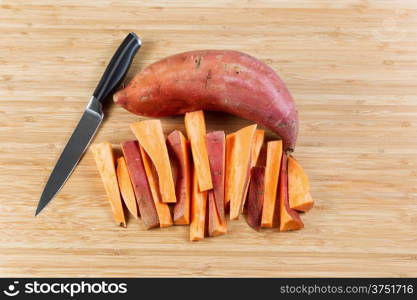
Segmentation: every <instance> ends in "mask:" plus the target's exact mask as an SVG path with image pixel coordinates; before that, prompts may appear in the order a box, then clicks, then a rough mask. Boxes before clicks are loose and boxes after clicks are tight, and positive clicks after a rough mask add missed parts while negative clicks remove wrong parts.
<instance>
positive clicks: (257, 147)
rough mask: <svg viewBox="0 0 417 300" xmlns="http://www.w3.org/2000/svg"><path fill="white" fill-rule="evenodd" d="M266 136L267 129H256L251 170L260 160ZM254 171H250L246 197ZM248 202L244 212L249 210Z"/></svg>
mask: <svg viewBox="0 0 417 300" xmlns="http://www.w3.org/2000/svg"><path fill="white" fill-rule="evenodd" d="M264 138H265V130H262V129H256V131H255V134H254V135H253V142H252V151H251V159H250V170H252V168H253V167H255V166H256V163H257V162H258V158H259V154H260V153H261V149H262V145H263V143H264ZM251 176H252V172H250V173H249V179H248V185H247V186H246V191H245V194H244V197H245V198H246V197H247V195H248V189H249V184H250V180H251ZM246 204H247V203H246V202H245V206H244V208H243V213H244V214H245V213H246V211H247V205H246Z"/></svg>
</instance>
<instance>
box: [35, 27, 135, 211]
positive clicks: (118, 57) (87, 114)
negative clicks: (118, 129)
mask: <svg viewBox="0 0 417 300" xmlns="http://www.w3.org/2000/svg"><path fill="white" fill-rule="evenodd" d="M140 46H141V41H140V39H139V37H138V36H137V35H136V34H135V33H133V32H131V33H129V34H128V35H127V36H126V38H125V39H124V40H123V42H122V43H121V44H120V46H119V48H118V49H117V50H116V53H115V54H114V55H113V57H112V59H111V60H110V62H109V64H108V65H107V67H106V70H105V71H104V73H103V75H102V77H101V79H100V81H99V83H98V85H97V87H96V89H95V90H94V93H93V95H92V97H91V98H90V101H89V102H88V104H87V106H86V108H85V110H84V113H83V115H82V116H81V119H80V121H79V122H78V125H77V126H76V128H75V129H74V131H73V133H72V135H71V137H70V138H69V140H68V142H67V144H66V146H65V147H64V150H63V151H62V153H61V155H60V157H59V159H58V161H57V162H56V164H55V167H54V169H53V170H52V172H51V175H50V176H49V179H48V181H47V182H46V184H45V188H44V189H43V192H42V195H41V197H40V199H39V203H38V207H37V208H36V212H35V216H37V215H38V214H39V213H40V212H41V211H42V210H43V209H44V208H45V206H46V205H47V204H48V203H49V202H50V201H51V200H52V199H53V198H54V197H55V195H56V194H57V193H58V192H59V191H60V190H61V188H62V187H63V186H64V184H65V182H66V181H67V179H68V178H69V177H70V175H71V174H72V172H73V171H74V169H75V167H76V166H77V164H78V162H79V160H80V159H81V157H82V155H83V154H84V152H85V150H86V149H87V147H88V145H89V144H90V141H91V140H92V138H93V137H94V135H95V133H96V132H97V129H98V128H99V127H100V124H101V122H102V120H103V117H104V114H103V105H104V103H105V101H106V100H107V98H108V96H109V95H110V93H111V92H113V91H114V90H115V88H116V87H117V86H118V85H119V84H120V83H121V81H122V80H123V78H124V77H125V75H126V73H127V71H128V70H129V67H130V65H131V63H132V60H133V57H134V56H135V54H136V53H137V51H138V50H139V48H140Z"/></svg>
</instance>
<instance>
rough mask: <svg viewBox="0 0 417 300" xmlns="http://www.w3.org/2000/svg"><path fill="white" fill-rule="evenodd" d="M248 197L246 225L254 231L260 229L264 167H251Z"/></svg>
mask: <svg viewBox="0 0 417 300" xmlns="http://www.w3.org/2000/svg"><path fill="white" fill-rule="evenodd" d="M251 173H252V174H251V181H250V187H249V195H248V204H247V206H248V224H249V226H250V227H252V228H253V229H255V230H260V229H261V221H262V208H263V203H264V192H265V167H253V168H252V171H251Z"/></svg>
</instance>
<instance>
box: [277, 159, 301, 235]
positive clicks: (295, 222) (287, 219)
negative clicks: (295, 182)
mask: <svg viewBox="0 0 417 300" xmlns="http://www.w3.org/2000/svg"><path fill="white" fill-rule="evenodd" d="M287 172H288V166H287V156H286V155H285V153H283V154H282V162H281V171H280V175H279V215H280V220H279V221H280V222H279V230H280V231H288V230H297V229H301V228H304V223H303V221H302V220H301V218H300V215H299V214H298V213H297V211H295V210H294V209H292V208H291V207H290V204H289V201H288V173H287Z"/></svg>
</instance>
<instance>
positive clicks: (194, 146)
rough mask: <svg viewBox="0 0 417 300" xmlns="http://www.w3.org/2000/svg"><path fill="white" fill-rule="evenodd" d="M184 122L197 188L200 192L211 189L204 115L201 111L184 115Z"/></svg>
mask: <svg viewBox="0 0 417 300" xmlns="http://www.w3.org/2000/svg"><path fill="white" fill-rule="evenodd" d="M184 121H185V129H186V130H187V135H188V140H189V141H190V144H191V152H192V154H193V161H194V169H195V172H196V174H197V178H198V186H199V188H200V191H201V192H203V191H207V190H210V189H212V188H213V183H212V181H211V175H210V164H209V161H208V154H207V144H206V123H205V120H204V113H203V111H202V110H199V111H194V112H189V113H186V114H185V118H184Z"/></svg>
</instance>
